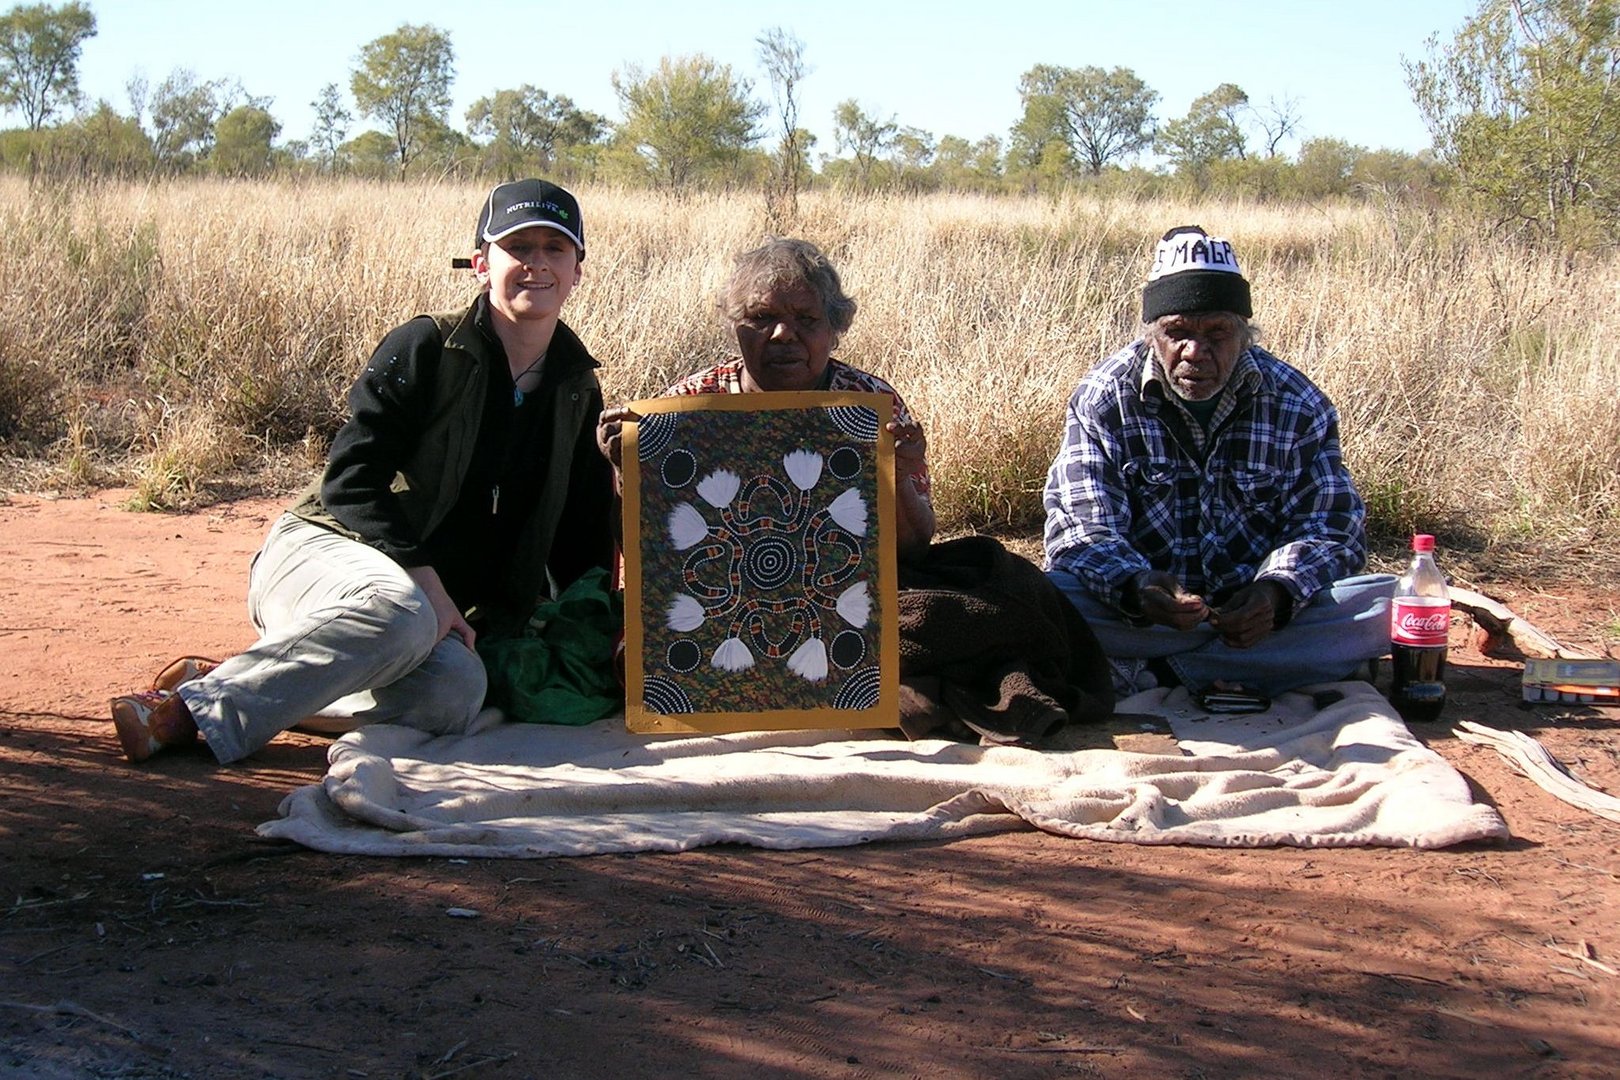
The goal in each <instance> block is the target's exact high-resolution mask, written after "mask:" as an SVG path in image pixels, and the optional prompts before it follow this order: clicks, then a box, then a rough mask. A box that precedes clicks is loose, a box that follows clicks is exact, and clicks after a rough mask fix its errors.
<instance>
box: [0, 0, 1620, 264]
mask: <svg viewBox="0 0 1620 1080" xmlns="http://www.w3.org/2000/svg"><path fill="white" fill-rule="evenodd" d="M1617 4H1620V0H1481V2H1480V4H1479V9H1478V11H1477V13H1476V14H1475V15H1474V16H1473V17H1472V18H1470V19H1469V20H1468V21H1467V22H1466V23H1465V24H1464V26H1463V27H1462V28H1461V29H1460V30H1459V31H1458V32H1457V34H1456V35H1455V38H1454V39H1453V40H1452V41H1450V42H1442V41H1441V40H1440V39H1439V38H1438V37H1436V38H1433V39H1431V41H1430V47H1429V57H1428V59H1426V60H1422V61H1416V62H1409V63H1408V64H1407V74H1408V83H1409V88H1410V89H1411V91H1412V93H1413V97H1414V100H1415V102H1416V103H1417V105H1418V107H1419V109H1420V110H1421V112H1422V113H1423V115H1424V118H1425V120H1426V121H1427V122H1428V125H1429V128H1430V130H1431V133H1432V134H1433V137H1434V151H1433V152H1432V153H1423V154H1416V155H1414V154H1408V153H1404V152H1402V151H1395V150H1387V149H1368V148H1366V147H1362V146H1357V145H1353V144H1350V143H1348V142H1346V141H1344V140H1341V139H1334V138H1324V137H1318V138H1311V139H1304V140H1300V139H1299V133H1300V130H1301V126H1302V117H1301V115H1300V111H1299V107H1298V104H1297V102H1296V101H1294V100H1293V99H1290V98H1282V99H1277V98H1272V99H1269V100H1267V101H1264V102H1257V101H1253V100H1251V99H1250V97H1249V95H1248V94H1247V93H1246V92H1245V91H1244V90H1243V89H1242V87H1240V86H1239V85H1237V84H1235V83H1231V82H1223V83H1220V84H1219V85H1217V86H1215V87H1213V88H1212V89H1211V90H1209V91H1208V92H1207V93H1205V94H1203V95H1201V96H1200V97H1199V98H1197V99H1196V100H1195V101H1194V102H1193V103H1192V105H1191V107H1190V108H1189V109H1188V111H1187V113H1186V114H1185V115H1183V116H1179V117H1169V118H1161V117H1159V116H1157V115H1156V112H1155V110H1156V109H1157V107H1158V104H1159V100H1160V98H1159V94H1158V93H1157V92H1156V91H1155V90H1153V89H1152V88H1151V87H1150V86H1149V85H1148V84H1147V83H1146V82H1145V81H1143V79H1142V78H1141V77H1140V76H1139V75H1137V74H1136V73H1135V72H1134V71H1131V70H1130V69H1128V68H1125V67H1114V68H1111V69H1107V68H1103V67H1098V66H1084V67H1064V66H1061V65H1055V64H1045V63H1042V64H1036V65H1035V66H1033V67H1031V68H1030V69H1029V70H1028V71H1027V72H1025V73H1024V75H1023V77H1022V78H1021V79H1020V81H1019V96H1020V100H1021V103H1022V115H1021V116H1020V118H1019V119H1018V120H1017V122H1016V123H1015V124H1014V125H1013V126H1012V128H1011V129H1010V130H1009V131H1008V133H1007V135H1006V137H1005V138H1002V137H1000V136H996V135H988V136H985V137H984V138H981V139H978V140H977V141H970V140H968V139H965V138H962V137H960V136H957V135H949V134H948V135H943V136H937V137H936V135H935V134H934V133H932V132H929V131H925V130H922V129H920V128H916V127H913V126H909V125H905V124H902V123H901V122H900V119H899V118H898V117H896V116H893V115H889V116H884V115H882V114H880V113H875V112H873V111H871V110H870V109H868V108H867V107H866V106H863V105H862V104H861V103H860V102H859V101H858V100H857V99H853V98H851V99H847V100H845V101H843V102H840V103H839V104H838V105H837V107H836V109H835V110H834V115H833V117H832V119H833V131H834V145H833V147H832V148H831V150H830V151H822V152H820V153H817V152H816V151H817V145H816V138H815V136H814V135H813V134H811V133H810V132H809V131H808V130H806V129H805V128H804V127H803V125H802V123H801V118H800V115H799V105H800V91H801V89H802V85H803V82H804V80H805V79H806V78H808V77H810V76H811V75H812V74H813V68H812V67H811V65H810V64H809V63H808V62H807V57H806V54H805V46H804V44H803V42H802V41H800V40H799V39H798V38H797V37H795V36H794V35H793V34H792V33H791V32H789V31H787V30H785V29H782V28H775V29H770V30H766V31H764V32H762V33H761V34H760V35H759V37H758V38H757V39H756V45H757V49H758V51H757V60H758V62H759V65H760V68H761V70H762V71H763V72H764V75H765V80H766V84H767V87H766V89H767V96H768V100H765V99H762V98H761V97H760V96H757V95H756V91H755V87H754V84H753V82H752V81H751V80H750V79H749V78H747V77H746V76H745V75H743V74H742V73H740V72H738V71H736V70H734V69H733V68H732V67H731V66H730V65H728V64H724V63H720V62H718V61H716V60H714V59H713V58H711V57H708V56H705V55H701V54H697V55H689V56H679V57H664V58H662V59H660V60H659V61H658V63H657V64H656V65H655V66H651V67H641V66H638V65H633V64H632V65H626V66H625V67H623V68H621V69H619V70H618V71H615V72H614V73H613V76H612V83H613V89H614V92H615V95H616V96H617V99H618V102H619V106H620V109H621V111H622V113H623V118H622V119H621V120H618V121H613V120H610V119H609V118H607V117H604V116H601V115H598V114H596V113H593V112H590V111H588V110H584V109H581V108H579V107H578V106H577V105H575V103H574V102H573V101H572V100H571V99H570V98H569V97H567V96H566V95H563V94H558V93H555V92H552V91H548V90H545V89H542V88H540V87H537V86H533V85H528V84H525V85H522V86H518V87H515V88H512V89H503V90H498V91H496V92H494V93H493V94H490V95H488V96H486V97H483V98H480V99H479V100H478V101H476V102H474V103H473V105H472V106H471V107H469V108H468V109H467V111H466V113H465V115H464V116H463V117H462V118H461V121H462V126H461V127H456V126H454V125H453V124H452V119H451V116H450V109H451V93H450V89H451V85H452V82H453V80H454V77H455V51H454V48H453V46H452V43H451V40H450V36H449V34H448V33H446V32H445V31H443V30H440V29H438V28H436V27H433V26H430V25H412V24H405V25H402V26H400V27H399V28H398V29H396V30H394V31H393V32H392V33H389V34H385V35H382V36H381V37H378V38H376V39H375V40H373V41H371V42H368V43H366V44H365V45H364V46H363V47H362V48H361V50H360V52H359V54H358V57H357V59H356V61H355V64H354V67H353V68H352V70H351V71H350V72H349V77H348V81H347V84H346V86H344V85H340V84H339V83H336V82H333V83H329V84H327V85H326V86H325V87H323V88H322V90H321V91H320V93H319V95H318V96H317V98H316V100H315V101H313V102H311V106H312V108H313V110H314V123H313V126H312V129H311V131H310V132H309V134H308V137H307V138H304V139H289V140H284V141H278V140H280V139H281V135H282V125H281V123H280V122H279V121H278V120H277V119H276V118H275V116H274V115H273V114H272V113H271V111H270V107H271V104H272V102H271V101H270V99H268V98H262V97H256V96H254V95H253V94H251V93H249V92H248V90H247V89H246V88H244V87H243V86H242V85H241V84H240V83H239V82H237V81H235V80H229V79H218V80H200V79H199V78H198V77H197V76H196V75H195V73H193V72H191V71H188V70H183V69H182V70H176V71H174V72H172V73H171V74H170V75H168V76H167V77H166V78H164V79H163V80H162V81H161V82H159V83H158V84H156V85H155V86H152V85H148V84H147V83H146V81H145V80H144V79H143V78H140V77H135V78H132V79H131V80H130V83H129V85H128V87H127V90H128V95H129V111H128V112H127V113H121V112H119V111H117V110H116V109H115V108H114V107H113V106H112V105H110V104H109V103H108V102H106V101H97V102H94V103H89V102H86V101H84V100H83V99H82V96H81V95H80V93H79V88H78V61H79V54H80V48H81V46H82V44H83V42H84V41H85V40H86V39H87V38H89V37H90V36H92V35H94V34H95V32H96V23H95V16H94V14H93V12H92V11H91V10H90V8H89V7H88V6H87V5H86V4H85V3H83V2H81V0H73V2H70V3H66V4H63V5H60V6H55V7H53V6H50V5H46V4H32V5H18V6H16V7H13V8H12V9H11V10H10V11H9V12H7V13H6V14H5V15H4V16H3V17H0V104H3V105H4V106H6V107H8V108H9V109H11V110H12V111H14V112H16V113H19V114H20V115H21V116H22V118H23V120H24V122H25V126H24V127H23V128H20V129H13V130H8V131H3V132H0V167H8V168H13V169H18V168H29V169H36V170H37V169H41V168H47V169H52V170H63V171H71V172H77V173H86V174H111V175H132V174H142V173H154V172H155V173H167V174H178V173H192V172H203V173H213V174H219V175H226V176H262V175H268V174H275V173H281V174H285V173H294V174H296V173H309V172H314V173H328V174H346V175H358V176H367V177H384V176H407V175H413V174H414V175H440V176H444V175H477V176H488V175H502V176H511V175H517V174H521V173H541V174H545V175H550V176H555V177H557V178H558V179H560V180H563V181H565V182H568V181H573V182H580V181H596V180H603V181H612V182H617V183H624V184H643V185H650V186H656V187H662V188H669V189H683V188H692V187H729V188H763V189H764V190H765V191H766V193H767V198H768V199H769V200H771V201H772V203H773V205H774V206H776V207H778V208H780V207H782V206H787V205H791V204H792V203H793V201H794V200H795V199H796V198H797V194H798V192H799V191H800V190H801V189H802V188H804V187H806V186H810V185H822V184H835V185H839V186H842V187H847V188H855V189H859V190H880V189H881V190H901V191H926V190H939V189H946V190H959V191H977V192H999V191H1019V192H1049V191H1055V190H1058V189H1061V188H1063V187H1066V186H1070V185H1074V184H1077V183H1086V184H1093V185H1099V186H1102V187H1105V188H1106V187H1110V186H1112V187H1115V188H1120V189H1128V190H1131V191H1133V192H1136V193H1139V194H1160V193H1166V192H1167V191H1169V190H1172V189H1174V190H1180V191H1187V190H1191V191H1194V192H1206V191H1218V192H1220V193H1223V194H1232V195H1240V196H1252V197H1257V198H1307V199H1309V198H1320V197H1327V196H1335V195H1344V194H1351V193H1356V192H1369V191H1371V192H1382V193H1390V192H1399V193H1404V194H1413V193H1415V194H1418V195H1420V196H1440V195H1445V194H1448V193H1449V194H1453V195H1460V196H1461V197H1464V198H1467V199H1469V200H1471V201H1473V202H1475V203H1477V204H1478V205H1480V206H1481V207H1482V208H1484V209H1486V210H1487V211H1488V212H1490V213H1492V214H1494V215H1495V216H1496V218H1497V222H1498V224H1500V225H1501V226H1503V227H1504V228H1509V229H1521V230H1527V231H1530V232H1535V233H1538V234H1542V235H1560V234H1561V235H1563V236H1566V237H1567V236H1569V235H1571V234H1573V233H1575V232H1580V231H1584V232H1586V233H1588V234H1590V233H1593V232H1595V231H1596V230H1598V229H1600V228H1602V227H1604V226H1606V225H1612V224H1613V223H1614V222H1615V219H1616V217H1617V216H1620V181H1617V180H1616V179H1615V177H1616V170H1615V169H1614V166H1615V165H1616V164H1620V162H1617V161H1616V158H1617V157H1620V18H1617ZM362 123H368V124H369V125H370V126H367V127H364V128H361V127H360V125H361V124H362ZM1289 143H1297V147H1296V149H1295V152H1294V153H1293V154H1292V155H1289V154H1287V153H1285V152H1284V147H1285V146H1286V145H1288V144H1289ZM1145 153H1151V154H1153V155H1156V157H1157V159H1158V160H1157V163H1156V164H1155V165H1154V167H1152V168H1149V167H1145V166H1143V165H1142V164H1141V163H1140V157H1141V155H1143V154H1145Z"/></svg>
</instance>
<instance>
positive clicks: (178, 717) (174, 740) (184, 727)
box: [112, 690, 197, 761]
mask: <svg viewBox="0 0 1620 1080" xmlns="http://www.w3.org/2000/svg"><path fill="white" fill-rule="evenodd" d="M112 720H113V726H114V727H115V728H117V729H118V743H119V745H120V746H122V747H123V748H124V756H125V757H127V758H129V760H131V761H145V760H146V759H147V758H149V757H151V756H152V755H153V754H155V753H157V752H158V751H159V750H161V749H163V748H164V747H165V746H174V745H176V744H179V743H189V742H195V741H196V739H197V723H196V721H194V720H193V719H192V718H191V710H190V709H188V708H186V703H185V701H184V700H183V699H182V698H181V697H180V695H179V694H174V693H169V692H166V691H162V690H143V691H141V692H140V693H138V694H125V695H124V696H123V697H115V698H113V699H112Z"/></svg>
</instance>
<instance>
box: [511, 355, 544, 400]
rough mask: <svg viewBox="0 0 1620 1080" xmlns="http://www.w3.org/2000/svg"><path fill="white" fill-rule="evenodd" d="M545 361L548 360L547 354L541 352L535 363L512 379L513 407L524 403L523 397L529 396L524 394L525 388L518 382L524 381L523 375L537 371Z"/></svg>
mask: <svg viewBox="0 0 1620 1080" xmlns="http://www.w3.org/2000/svg"><path fill="white" fill-rule="evenodd" d="M545 362H546V354H545V353H541V354H540V359H538V360H536V361H535V362H534V363H532V364H530V365H529V366H528V367H526V368H524V369H523V370H522V371H520V372H518V373H517V375H516V376H515V377H513V379H512V407H513V408H516V407H517V406H519V405H522V404H523V399H524V398H525V397H526V396H527V395H526V394H524V392H523V388H522V387H520V386H518V383H520V382H522V381H523V377H524V376H525V375H528V374H529V373H531V372H533V371H535V370H536V369H537V368H539V367H540V365H541V364H543V363H545Z"/></svg>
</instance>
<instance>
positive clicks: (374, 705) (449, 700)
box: [180, 514, 487, 763]
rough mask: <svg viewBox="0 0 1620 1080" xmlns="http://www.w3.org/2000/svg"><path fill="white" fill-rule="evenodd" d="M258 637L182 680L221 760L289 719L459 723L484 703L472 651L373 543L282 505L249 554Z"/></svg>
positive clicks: (441, 729)
mask: <svg viewBox="0 0 1620 1080" xmlns="http://www.w3.org/2000/svg"><path fill="white" fill-rule="evenodd" d="M248 614H249V617H250V618H252V620H253V625H254V627H255V628H256V629H257V630H258V632H259V640H258V641H256V642H254V643H253V645H252V647H250V648H249V649H247V650H246V651H244V652H242V653H239V654H238V655H236V656H233V657H231V658H230V659H229V660H226V661H225V662H224V663H222V664H220V666H219V667H217V668H215V669H214V670H213V671H212V672H210V673H209V674H207V675H205V676H203V677H202V678H200V679H196V680H193V681H192V682H189V683H186V684H185V685H184V686H182V687H181V688H180V696H181V697H182V698H184V699H185V702H186V706H187V707H188V708H189V709H190V710H191V715H192V716H193V717H194V718H195V719H196V721H197V727H198V728H199V729H200V730H201V731H202V734H203V738H205V739H207V740H208V747H209V749H210V750H212V751H213V752H214V756H215V757H217V758H218V759H219V760H220V762H221V763H226V762H232V761H237V760H239V759H241V758H244V757H247V756H248V755H249V754H251V753H253V752H254V751H255V750H257V749H259V747H261V746H263V745H264V744H265V743H267V742H269V741H270V740H271V739H273V738H275V736H276V735H277V734H278V733H280V732H282V731H286V730H287V729H288V728H290V727H294V726H296V725H300V724H304V723H306V722H307V721H313V722H310V723H309V726H311V727H317V728H320V729H323V730H341V729H346V728H354V727H359V726H360V725H362V724H370V723H391V724H402V725H405V726H407V727H413V728H417V729H419V730H422V731H427V732H431V733H433V734H450V733H459V732H462V731H465V730H466V729H467V726H468V725H469V724H470V723H471V722H472V721H473V719H474V718H475V717H476V716H477V715H478V710H479V709H480V708H481V707H482V706H483V703H484V691H485V688H486V685H487V679H486V676H485V673H484V665H483V662H482V661H481V660H479V658H478V654H477V653H475V652H473V651H472V650H471V649H469V648H467V646H466V645H465V644H463V643H462V641H461V639H460V638H459V637H457V636H456V635H453V634H452V635H451V636H449V637H447V638H445V639H444V640H443V641H436V640H435V639H436V638H437V636H438V620H437V618H436V617H435V615H434V614H433V608H432V606H431V605H430V604H429V603H428V598H427V595H426V594H425V593H423V592H422V590H421V589H420V588H418V587H417V585H416V583H415V582H414V581H412V580H411V578H410V575H408V574H407V573H406V572H405V570H404V568H403V567H401V566H400V565H399V564H398V563H396V562H394V560H392V559H390V558H389V557H388V556H386V555H384V554H383V553H382V552H380V551H377V550H376V549H374V548H370V547H367V546H366V545H364V544H361V543H357V542H355V541H353V540H350V539H348V538H346V537H343V536H340V535H338V534H337V533H334V532H332V531H330V530H329V529H323V528H321V527H320V526H318V525H312V524H310V523H309V522H307V521H304V520H302V519H300V518H296V517H293V516H292V515H290V514H283V515H282V516H281V517H280V518H278V519H277V520H276V522H275V524H274V525H272V526H271V527H270V533H269V535H268V536H267V537H266V538H265V542H264V546H263V547H262V548H260V549H259V552H258V554H256V555H255V556H254V557H253V568H252V571H251V574H250V577H249V582H248Z"/></svg>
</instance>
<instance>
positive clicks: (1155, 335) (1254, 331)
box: [1142, 311, 1260, 351]
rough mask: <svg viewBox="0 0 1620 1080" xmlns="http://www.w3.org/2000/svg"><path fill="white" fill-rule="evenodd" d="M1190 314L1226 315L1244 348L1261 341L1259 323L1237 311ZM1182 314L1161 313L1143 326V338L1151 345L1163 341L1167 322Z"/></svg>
mask: <svg viewBox="0 0 1620 1080" xmlns="http://www.w3.org/2000/svg"><path fill="white" fill-rule="evenodd" d="M1188 314H1198V315H1224V316H1226V318H1227V319H1228V320H1230V324H1231V327H1232V333H1234V334H1236V335H1237V337H1238V340H1239V341H1241V342H1242V343H1243V348H1244V349H1247V348H1250V347H1251V346H1254V345H1258V344H1259V343H1260V327H1259V325H1258V324H1257V323H1253V322H1250V321H1249V320H1248V319H1245V318H1244V317H1243V316H1242V315H1239V314H1238V313H1237V312H1235V311H1207V312H1205V311H1200V312H1196V313H1188ZM1181 316H1182V313H1180V312H1177V313H1174V314H1171V315H1160V316H1159V317H1158V318H1157V319H1154V320H1153V321H1152V322H1150V323H1148V324H1146V325H1145V326H1144V327H1143V328H1142V340H1143V341H1146V342H1147V343H1148V344H1149V345H1152V344H1153V343H1154V342H1159V341H1163V340H1164V327H1165V324H1166V323H1168V322H1169V321H1170V320H1171V319H1178V318H1181ZM1240 351H1241V350H1240Z"/></svg>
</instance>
